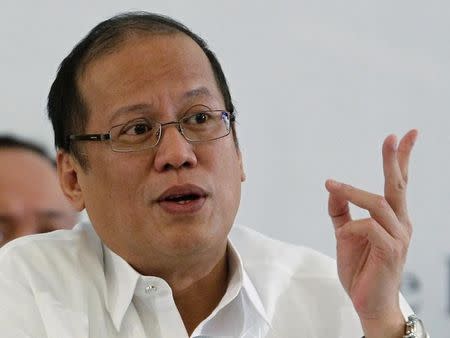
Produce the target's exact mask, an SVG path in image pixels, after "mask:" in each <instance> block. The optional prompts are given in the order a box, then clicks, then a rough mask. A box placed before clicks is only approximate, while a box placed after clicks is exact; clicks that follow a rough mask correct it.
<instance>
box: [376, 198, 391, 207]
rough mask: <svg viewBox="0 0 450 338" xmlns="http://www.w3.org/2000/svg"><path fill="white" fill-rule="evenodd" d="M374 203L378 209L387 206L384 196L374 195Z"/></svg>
mask: <svg viewBox="0 0 450 338" xmlns="http://www.w3.org/2000/svg"><path fill="white" fill-rule="evenodd" d="M376 205H377V206H378V207H379V208H380V209H386V208H388V207H389V203H388V201H387V200H386V198H385V197H384V196H377V197H376Z"/></svg>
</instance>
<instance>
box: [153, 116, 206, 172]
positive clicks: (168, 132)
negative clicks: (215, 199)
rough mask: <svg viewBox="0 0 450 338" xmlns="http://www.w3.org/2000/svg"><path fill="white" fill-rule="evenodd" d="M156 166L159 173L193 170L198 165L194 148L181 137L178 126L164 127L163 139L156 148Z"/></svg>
mask: <svg viewBox="0 0 450 338" xmlns="http://www.w3.org/2000/svg"><path fill="white" fill-rule="evenodd" d="M154 165H155V169H156V170H157V171H159V172H163V171H167V170H171V169H181V168H193V167H195V166H196V165H197V157H196V155H195V153H194V150H193V146H192V144H191V143H189V142H188V141H187V140H186V139H185V138H184V136H183V135H181V132H180V131H179V129H178V126H177V125H166V126H164V127H163V129H162V135H161V139H160V140H159V144H158V146H157V148H156V155H155V162H154Z"/></svg>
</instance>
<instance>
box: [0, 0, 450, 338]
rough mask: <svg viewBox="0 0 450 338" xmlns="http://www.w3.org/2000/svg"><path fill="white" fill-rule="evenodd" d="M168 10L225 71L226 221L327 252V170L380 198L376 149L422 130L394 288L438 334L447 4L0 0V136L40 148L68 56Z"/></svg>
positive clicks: (446, 195) (449, 253) (448, 250)
mask: <svg viewBox="0 0 450 338" xmlns="http://www.w3.org/2000/svg"><path fill="white" fill-rule="evenodd" d="M130 9H133V10H137V9H142V10H149V11H155V12H159V13H164V14H167V15H170V16H173V17H175V18H177V19H179V20H181V21H182V22H184V23H186V24H187V25H188V26H189V27H190V28H192V29H193V30H194V31H195V32H197V33H199V34H200V35H201V36H203V37H204V38H206V40H207V41H208V42H209V43H210V45H211V47H212V49H213V50H215V51H216V52H217V54H218V56H219V58H220V60H221V62H222V64H223V67H224V69H225V73H226V74H227V75H228V77H229V81H230V85H231V89H232V94H233V96H234V99H235V102H236V105H237V109H238V111H239V113H240V115H239V121H240V122H239V123H240V126H239V131H240V139H241V144H242V148H243V152H244V156H245V161H246V171H247V176H248V179H247V182H246V183H245V185H244V191H243V200H242V205H241V209H240V213H239V215H238V221H239V222H240V223H244V224H247V225H250V226H252V227H254V228H256V229H259V230H261V231H263V232H266V233H268V234H270V235H272V236H274V237H277V238H280V239H283V240H286V241H289V242H293V243H297V244H303V245H308V246H312V247H314V248H317V249H318V250H321V251H323V252H325V253H327V254H329V255H332V256H333V255H334V245H335V244H334V237H333V231H332V226H331V225H330V222H329V220H328V218H327V212H326V201H327V195H326V193H325V189H324V188H323V185H324V181H325V179H326V178H328V177H334V178H336V179H339V180H343V181H346V182H349V183H352V184H354V185H357V186H359V187H362V188H364V189H369V190H371V191H374V192H378V193H381V192H382V187H383V177H382V168H381V151H380V147H381V143H382V139H383V137H384V136H386V135H387V134H389V133H391V132H395V133H397V134H402V133H404V132H406V131H407V130H408V129H409V128H412V127H416V128H419V130H420V139H419V141H418V143H417V146H416V149H415V153H414V156H413V158H412V163H411V180H410V181H411V182H410V187H409V202H410V212H411V215H412V217H413V219H414V221H415V233H414V239H413V242H412V244H411V249H410V253H409V259H408V263H407V270H408V271H409V272H410V273H412V274H413V275H414V276H413V277H414V278H417V279H418V282H419V284H417V283H416V284H415V283H410V284H409V286H408V288H407V289H405V293H406V295H407V297H408V298H409V300H410V301H411V303H413V305H416V306H417V309H418V310H419V313H420V315H421V316H422V317H423V318H424V319H425V320H426V323H427V325H428V328H429V331H430V332H431V333H432V335H433V336H434V337H449V334H448V332H449V330H450V313H449V311H450V310H449V307H450V305H449V299H450V297H449V291H450V290H449V287H450V280H449V278H450V277H449V275H450V272H449V271H450V244H449V234H450V231H449V229H448V227H449V225H450V224H449V220H450V178H449V173H450V131H449V129H450V116H449V114H448V111H449V108H450V95H449V94H448V93H449V88H450V44H449V42H450V41H449V32H450V3H449V2H448V1H443V0H428V1H419V0H409V1H403V0H399V1H385V0H379V1H370V2H368V1H361V0H359V1H356V0H349V1H344V2H342V1H332V0H328V1H326V0H297V1H271V2H268V1H267V2H264V1H230V0H228V1H224V0H221V1H211V0H210V1H203V0H202V1H182V0H180V1H163V0H153V1H143V0H142V1H132V0H129V1H127V2H121V1H112V0H109V1H106V0H102V1H77V2H75V1H56V0H53V1H52V0H41V1H31V0H30V1H20V0H16V1H9V0H6V1H5V0H2V1H1V2H0V18H1V20H0V102H1V108H0V117H1V119H0V132H6V131H8V132H16V133H19V134H21V135H28V136H29V137H31V138H34V139H37V140H40V141H41V142H42V143H44V144H45V145H47V146H48V147H49V148H50V147H51V146H52V131H51V128H50V125H49V123H48V122H47V119H46V116H45V104H46V95H47V93H48V89H49V86H50V84H51V82H52V81H53V79H54V75H55V72H56V69H57V67H58V65H59V63H60V62H61V60H62V58H63V57H64V56H66V54H67V53H68V52H69V50H70V49H71V48H72V47H73V46H74V45H75V43H76V42H78V41H79V40H80V39H81V38H82V36H84V35H85V34H86V33H87V31H88V30H89V29H91V28H92V27H93V26H94V25H95V24H97V23H98V22H99V21H101V20H103V19H106V18H108V17H109V16H111V15H113V14H117V13H119V12H122V11H125V10H130Z"/></svg>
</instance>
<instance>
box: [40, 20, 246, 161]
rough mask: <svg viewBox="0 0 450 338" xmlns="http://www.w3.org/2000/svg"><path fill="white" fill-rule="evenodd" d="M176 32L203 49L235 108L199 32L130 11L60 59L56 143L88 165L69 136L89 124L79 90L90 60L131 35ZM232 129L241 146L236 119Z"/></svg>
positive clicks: (53, 96)
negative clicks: (82, 76) (61, 60)
mask: <svg viewBox="0 0 450 338" xmlns="http://www.w3.org/2000/svg"><path fill="white" fill-rule="evenodd" d="M175 34H185V35H187V36H188V37H190V38H191V39H192V40H193V41H194V42H195V43H196V44H197V45H198V46H199V47H200V48H201V49H202V51H203V52H204V54H205V55H206V57H207V58H208V60H209V62H210V64H211V67H212V71H213V74H214V77H215V80H216V82H217V85H218V87H219V90H220V93H221V94H222V96H223V100H224V103H225V107H224V108H225V109H226V110H227V111H229V112H234V105H233V102H232V99H231V95H230V90H229V88H228V84H227V81H226V77H225V74H224V73H223V70H222V67H221V65H220V63H219V61H218V59H217V57H216V56H215V54H214V53H213V52H212V51H211V50H210V49H209V47H208V45H207V44H206V42H205V41H204V40H203V39H202V38H201V37H200V36H198V35H197V34H195V33H193V32H192V31H191V30H189V29H188V28H187V27H186V26H184V25H183V24H181V23H180V22H177V21H175V20H173V19H171V18H169V17H166V16H162V15H159V14H154V13H147V12H130V13H125V14H121V15H117V16H115V17H112V18H110V19H109V20H106V21H103V22H101V23H100V24H98V25H97V26H96V27H94V28H93V29H92V30H91V31H90V32H89V34H88V35H87V36H86V37H85V38H84V39H83V40H81V41H80V42H79V43H78V44H77V45H76V46H75V47H74V49H73V50H72V52H71V53H70V54H69V55H68V56H67V57H66V58H65V59H64V60H63V62H62V63H61V65H60V68H59V71H58V74H57V77H56V79H55V81H54V82H53V85H52V87H51V90H50V93H49V97H48V115H49V118H50V120H51V121H52V124H53V129H54V133H55V145H56V147H57V148H59V149H64V150H65V151H68V152H72V153H73V154H74V156H75V158H76V159H77V160H78V161H79V163H80V164H82V165H83V166H84V167H86V166H87V159H86V157H83V156H82V153H81V152H80V150H79V148H78V147H77V146H76V145H75V144H73V143H70V141H69V140H68V138H67V136H68V135H71V134H77V133H78V134H79V133H81V132H83V131H84V130H85V127H86V123H87V120H88V116H89V108H88V107H87V106H86V103H85V102H84V98H83V97H82V94H81V93H80V88H79V86H78V81H79V78H80V77H81V75H82V74H83V72H84V70H85V68H86V66H87V65H88V64H89V63H90V62H91V61H93V60H95V59H97V58H99V57H101V56H102V55H106V54H110V53H113V52H114V51H115V50H117V49H118V48H119V47H120V46H121V44H122V43H123V42H124V41H126V40H127V39H129V38H130V37H131V36H138V35H148V36H150V35H154V36H156V35H165V36H169V35H175ZM232 129H233V138H234V141H235V143H236V146H238V140H237V135H236V131H235V125H234V122H233V123H232Z"/></svg>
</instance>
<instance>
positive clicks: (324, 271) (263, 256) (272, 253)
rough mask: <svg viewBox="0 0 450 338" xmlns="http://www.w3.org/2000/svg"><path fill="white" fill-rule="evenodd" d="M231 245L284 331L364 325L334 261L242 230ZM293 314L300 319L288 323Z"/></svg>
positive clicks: (237, 230) (233, 235) (236, 232)
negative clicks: (355, 310)
mask: <svg viewBox="0 0 450 338" xmlns="http://www.w3.org/2000/svg"><path fill="white" fill-rule="evenodd" d="M230 241H231V243H232V244H233V246H234V247H235V248H236V251H237V252H238V253H239V255H240V257H241V260H242V264H243V267H244V270H245V272H246V274H247V275H248V278H249V279H250V280H251V282H252V284H253V286H254V287H255V289H256V291H257V293H258V295H259V297H260V299H261V301H262V303H263V305H264V308H265V310H266V312H267V314H268V316H269V318H272V324H273V325H276V326H279V328H278V330H281V331H283V330H287V332H288V331H289V330H295V329H298V328H299V327H302V328H304V327H305V325H308V326H310V327H321V325H322V324H321V323H322V322H323V320H326V321H329V322H330V327H336V328H338V327H339V326H340V325H341V324H342V323H343V321H344V322H345V321H346V322H348V323H349V325H350V326H351V327H352V328H357V327H358V326H359V321H358V320H357V317H356V315H355V312H354V309H353V306H352V305H351V302H350V300H349V298H348V296H347V294H346V293H345V291H344V289H343V288H342V286H341V283H340V281H339V278H338V274H337V267H336V262H335V260H334V259H332V258H330V257H328V256H326V255H324V254H322V253H320V252H318V251H316V250H313V249H311V248H307V247H303V246H296V245H293V244H288V243H284V242H282V241H279V240H275V239H272V238H269V237H267V236H265V235H262V234H260V233H258V232H256V231H254V230H251V229H249V228H246V227H242V226H237V227H235V228H234V229H233V230H232V232H231V233H230ZM292 313H296V314H297V316H296V320H294V321H290V320H287V321H286V320H285V319H286V318H291V319H292ZM305 318H307V319H308V320H306V319H305ZM341 319H342V320H341ZM283 332H284V331H283Z"/></svg>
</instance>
